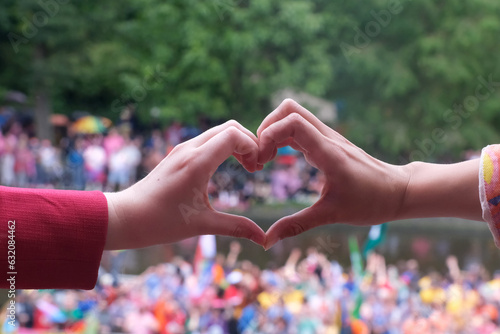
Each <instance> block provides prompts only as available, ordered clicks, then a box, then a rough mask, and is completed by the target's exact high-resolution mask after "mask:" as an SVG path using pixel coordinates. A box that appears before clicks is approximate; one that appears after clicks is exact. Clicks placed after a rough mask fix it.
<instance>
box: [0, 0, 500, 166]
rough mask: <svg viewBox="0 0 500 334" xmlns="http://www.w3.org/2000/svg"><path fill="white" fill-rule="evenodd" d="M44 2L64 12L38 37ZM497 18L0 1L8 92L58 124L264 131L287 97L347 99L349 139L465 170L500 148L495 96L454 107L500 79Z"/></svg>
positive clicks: (496, 8)
mask: <svg viewBox="0 0 500 334" xmlns="http://www.w3.org/2000/svg"><path fill="white" fill-rule="evenodd" d="M41 3H42V4H46V5H48V4H49V3H50V4H54V3H56V4H57V5H58V10H57V13H55V14H54V15H49V14H47V15H46V16H47V17H48V19H47V21H46V22H43V23H44V24H42V25H40V24H39V25H38V26H37V24H36V23H37V22H36V18H35V17H36V15H40V14H37V13H40V12H42V13H46V12H45V11H44V10H43V8H42V5H41ZM34 15H35V16H34ZM384 15H385V16H384ZM499 15H500V2H498V1H495V0H471V1H468V2H464V1H460V0H444V1H441V2H435V1H431V0H422V1H401V2H398V0H390V1H386V0H367V1H362V2H361V1H327V0H315V1H310V0H291V1H284V2H277V1H271V0H253V1H249V0H205V1H199V0H198V1H193V0H171V1H159V0H123V1H120V2H109V1H105V2H102V1H95V0H89V1H81V2H70V1H61V0H59V1H57V0H44V1H41V2H39V1H35V0H17V1H14V0H4V1H2V3H0V34H1V36H3V38H2V39H1V40H0V51H1V52H0V73H2V74H1V75H0V92H2V91H6V90H9V89H15V90H20V91H23V92H25V93H27V94H28V96H29V97H30V98H31V101H34V98H35V96H34V95H35V92H36V91H37V89H38V88H39V87H41V86H43V87H46V88H47V89H48V91H49V94H50V99H51V101H52V109H53V111H54V112H63V113H70V112H72V111H73V110H88V111H91V112H94V113H99V114H102V115H105V116H108V117H111V118H112V119H116V118H117V117H118V114H119V112H120V110H121V108H122V107H123V106H124V105H126V104H127V103H135V104H136V105H137V109H138V111H139V113H140V115H141V118H142V119H143V120H144V121H148V119H149V111H150V110H151V108H159V110H160V117H161V120H162V121H163V122H168V121H170V120H172V119H180V120H182V121H184V122H188V123H195V122H196V121H197V119H198V118H199V117H200V116H202V115H206V116H209V117H212V118H215V119H229V118H235V119H237V120H239V121H240V122H242V123H243V124H244V125H246V126H248V127H250V128H251V129H256V127H257V126H258V124H259V123H260V121H261V120H262V118H263V117H265V115H266V114H267V113H269V112H270V111H271V109H272V106H271V104H270V100H271V96H272V94H273V93H275V92H276V91H278V90H281V89H284V88H292V89H294V90H296V91H303V92H307V93H309V94H312V95H315V96H318V97H322V98H324V99H326V100H329V101H342V105H343V108H342V110H340V112H341V115H343V117H342V118H341V122H342V123H343V124H339V125H341V128H342V129H343V134H344V135H346V136H347V137H348V138H349V139H351V140H353V141H354V142H355V143H356V144H358V145H360V146H362V147H363V148H365V149H366V150H367V151H368V152H370V153H372V154H375V155H377V156H380V157H383V158H385V159H389V160H392V161H394V162H397V163H400V162H404V161H407V160H409V159H413V158H414V159H417V158H418V159H425V160H436V159H451V158H455V159H456V158H457V157H459V156H460V154H461V152H462V151H463V150H465V149H479V148H481V147H482V146H484V145H486V144H488V143H492V142H499V140H500V136H499V135H498V131H497V130H496V129H497V128H499V126H500V114H499V113H498V110H500V99H499V92H498V90H499V89H500V86H494V85H493V86H490V88H491V89H492V90H489V89H488V88H485V87H483V88H481V92H482V93H483V94H487V95H488V96H487V97H485V98H482V99H481V100H479V99H477V101H478V103H477V105H469V110H467V109H466V108H465V109H464V108H462V109H457V108H456V107H454V105H456V104H464V103H467V102H471V101H472V102H474V101H475V100H473V98H474V96H475V94H476V88H477V86H478V85H480V84H481V82H482V81H481V79H478V77H481V78H483V79H484V80H486V81H488V80H489V79H488V78H489V77H490V76H491V77H492V81H493V82H494V83H495V82H497V81H500V72H499V71H498V70H499V68H498V60H497V57H496V56H495V55H496V53H495V51H496V49H497V44H498V36H499V34H500V20H498V17H499ZM39 17H41V16H39ZM39 23H40V22H39ZM30 25H31V28H32V27H33V25H34V26H35V29H36V33H34V34H32V35H33V36H31V35H30V36H29V37H27V36H26V31H29V29H30ZM12 33H14V34H16V36H18V37H19V38H21V40H22V42H19V43H18V44H17V45H16V46H15V47H13V46H12V38H11V37H12ZM9 36H10V37H9ZM14 44H15V43H14ZM16 50H17V52H15V51H16ZM483 86H484V85H483ZM485 96H486V95H485ZM460 110H461V111H460ZM436 134H439V135H436Z"/></svg>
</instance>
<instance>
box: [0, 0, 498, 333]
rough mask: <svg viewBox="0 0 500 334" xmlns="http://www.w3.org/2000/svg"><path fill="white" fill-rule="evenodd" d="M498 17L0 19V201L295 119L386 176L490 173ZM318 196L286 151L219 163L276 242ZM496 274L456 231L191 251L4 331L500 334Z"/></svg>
mask: <svg viewBox="0 0 500 334" xmlns="http://www.w3.org/2000/svg"><path fill="white" fill-rule="evenodd" d="M499 18H500V2H498V1H495V0H471V1H460V0H443V1H439V2H437V1H431V0H421V1H403V0H401V1H400V0H388V1H386V0H368V1H363V2H361V1H345V0H337V1H326V0H314V1H313V0H292V1H284V2H276V1H271V0H253V1H247V0H205V1H193V0H183V1H180V0H171V1H159V0H122V1H115V2H110V1H104V2H103V1H94V0H89V1H84V2H74V1H68V0H38V1H34V0H17V1H14V0H2V2H1V3H0V36H2V37H1V38H0V184H1V185H5V186H15V187H36V188H55V189H79V190H102V191H116V190H120V189H124V188H126V187H128V186H130V185H131V184H133V183H134V182H136V181H137V180H139V179H141V178H142V177H144V176H145V175H147V173H148V172H149V171H151V170H152V169H153V168H154V167H155V166H156V165H157V164H158V163H159V162H160V161H161V160H162V159H163V158H164V157H165V156H166V155H167V154H168V152H169V151H170V150H172V149H173V147H175V146H176V145H177V144H179V143H181V142H183V141H186V140H189V139H191V138H193V137H195V136H197V135H198V134H200V133H201V132H203V131H205V130H206V129H208V128H210V127H212V126H215V125H217V124H220V123H222V122H224V121H226V120H229V119H236V120H237V121H239V122H240V123H242V124H243V125H244V126H246V127H247V128H249V129H250V130H252V131H255V130H256V129H257V127H258V125H259V124H260V122H261V121H262V119H263V118H264V117H265V116H266V115H267V114H268V113H270V112H271V111H272V110H273V109H274V108H275V107H276V106H277V105H278V104H279V103H280V102H281V101H282V100H283V99H284V98H293V99H295V100H296V101H297V102H299V103H301V104H302V105H303V106H305V107H306V108H308V109H309V110H310V111H312V112H313V113H315V114H316V115H317V117H318V118H320V119H321V120H322V121H323V122H325V123H326V124H328V125H329V126H331V127H332V128H334V129H335V130H337V131H338V132H340V133H341V134H342V135H344V136H346V137H347V138H348V139H349V140H351V141H352V142H354V143H355V144H356V145H358V146H360V147H362V148H363V149H364V150H366V151H367V152H368V153H369V154H371V155H374V156H375V157H377V158H379V159H382V160H384V161H388V162H391V163H394V164H406V163H408V162H410V161H414V160H422V161H428V162H439V163H450V162H457V161H462V160H465V159H473V158H478V157H479V154H480V149H481V148H482V147H484V146H486V145H488V144H492V143H499V142H500V135H499V131H498V129H499V128H500V112H499V110H500V95H499V92H498V91H499V90H500V71H499V66H500V62H499V60H498V57H497V55H496V51H497V49H498V43H499V38H498V36H500V19H499ZM322 185H323V175H322V174H321V172H319V171H317V170H316V169H314V168H312V167H311V166H309V165H308V164H307V163H306V162H305V160H304V158H303V157H302V155H301V154H299V153H298V152H295V151H294V150H292V149H290V148H283V149H281V150H280V152H279V154H278V157H277V158H276V159H275V161H274V162H272V163H270V164H268V165H267V166H266V168H265V169H264V170H263V171H261V172H257V173H254V174H249V173H247V172H246V171H245V170H244V169H243V168H241V167H240V166H239V165H238V164H237V162H236V160H234V159H229V160H228V161H226V162H225V163H224V164H223V165H221V166H220V168H219V169H218V171H217V172H216V174H215V175H214V177H213V178H212V181H211V183H210V184H209V188H208V192H209V196H210V199H211V202H212V204H213V206H214V207H215V208H217V209H219V210H223V211H228V212H234V213H239V214H243V215H245V216H248V217H250V218H252V219H253V220H254V221H256V222H257V223H258V224H259V225H260V226H261V227H262V228H263V229H264V230H266V229H267V228H268V227H269V226H271V224H272V223H274V222H275V221H276V220H277V219H279V218H280V217H282V216H283V215H287V214H291V213H293V212H296V211H298V210H300V209H302V208H304V207H307V206H308V205H311V204H312V203H314V202H315V200H316V199H317V197H318V194H319V193H320V192H321V189H322ZM499 254H500V253H499V252H498V250H497V248H496V247H495V245H494V242H493V238H492V236H491V235H490V232H489V231H488V228H487V225H486V224H485V223H481V222H470V221H464V220H458V219H425V220H414V221H404V222H391V223H388V224H384V225H381V226H378V227H373V228H371V229H370V228H362V227H352V226H348V225H341V224H338V225H335V226H333V225H332V226H327V227H322V228H318V229H315V230H313V231H309V232H307V233H304V234H303V235H301V236H298V237H295V238H293V239H287V240H285V241H283V242H281V243H279V244H278V245H276V246H275V247H274V248H272V249H271V250H269V251H267V252H265V251H263V250H262V249H261V248H260V247H258V246H256V245H254V244H252V243H251V242H248V241H246V240H238V241H235V240H233V239H230V238H224V237H203V238H194V239H189V240H185V241H182V242H179V243H177V244H172V245H164V246H157V247H151V248H147V249H141V250H132V251H117V252H105V253H104V255H103V259H102V266H101V267H102V268H101V272H100V276H99V280H98V284H97V286H96V288H95V289H94V290H91V291H78V290H75V291H73V290H40V291H18V293H17V296H16V303H17V304H16V305H17V320H16V321H17V323H16V326H15V327H12V326H9V325H8V324H7V323H5V324H4V326H3V329H2V330H3V331H5V332H13V331H14V332H20V333H22V332H26V333H30V332H37V333H38V332H48V333H61V332H78V333H83V332H85V333H391V334H393V333H417V332H418V333H430V332H432V333H499V323H500V321H499V320H500V319H499V312H498V310H499V307H500V271H499V270H500V265H499V263H500V262H499V261H500V256H499ZM6 299H7V293H2V294H1V295H0V301H5V300H6ZM3 310H4V312H5V309H4V308H3ZM4 319H5V318H4Z"/></svg>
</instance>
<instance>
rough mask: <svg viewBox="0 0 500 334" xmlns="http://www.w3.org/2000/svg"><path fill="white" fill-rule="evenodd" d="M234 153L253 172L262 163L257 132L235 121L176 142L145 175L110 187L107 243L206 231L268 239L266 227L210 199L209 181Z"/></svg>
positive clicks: (122, 245)
mask: <svg viewBox="0 0 500 334" xmlns="http://www.w3.org/2000/svg"><path fill="white" fill-rule="evenodd" d="M231 155H233V156H235V157H236V159H237V160H238V161H239V162H240V163H241V164H242V165H243V166H244V167H245V169H247V170H248V171H249V172H254V171H255V170H257V169H262V165H258V164H257V156H258V140H257V138H256V137H255V135H254V134H252V133H251V132H250V131H248V130H247V129H245V128H244V127H243V126H241V125H240V124H239V123H238V122H236V121H229V122H227V123H225V124H222V125H220V126H217V127H214V128H212V129H210V130H207V131H206V132H204V133H203V134H201V135H199V136H198V137H196V138H193V139H191V140H189V141H187V142H184V143H182V144H179V145H177V146H176V147H175V148H174V149H173V150H172V152H171V153H170V154H169V155H168V156H167V157H166V158H165V159H163V161H162V162H161V163H160V164H159V165H158V166H157V167H156V168H155V169H154V170H153V171H152V172H151V173H149V174H148V175H147V176H146V177H145V178H144V179H142V180H141V181H139V182H137V183H136V184H134V185H133V186H131V187H130V188H128V189H126V190H124V191H122V192H119V193H106V194H105V195H106V198H107V199H108V206H109V223H108V236H107V240H106V245H105V249H108V250H109V249H127V248H139V247H146V246H151V245H155V244H162V243H169V242H175V241H179V240H182V239H185V238H189V237H192V236H197V235H203V234H218V235H227V236H233V237H240V238H247V239H250V240H252V241H253V242H255V243H257V244H260V245H263V244H264V242H265V238H266V236H265V233H264V231H262V229H261V228H260V227H259V226H258V225H256V224H255V223H254V222H253V221H252V220H250V219H248V218H245V217H241V216H236V215H231V214H227V213H222V212H218V211H216V210H214V209H213V208H212V206H211V205H210V202H209V199H208V194H207V185H208V182H209V180H210V178H211V177H212V175H213V174H214V172H215V171H216V169H217V167H218V166H219V165H220V164H222V162H224V161H225V160H226V159H227V158H229V157H230V156H231Z"/></svg>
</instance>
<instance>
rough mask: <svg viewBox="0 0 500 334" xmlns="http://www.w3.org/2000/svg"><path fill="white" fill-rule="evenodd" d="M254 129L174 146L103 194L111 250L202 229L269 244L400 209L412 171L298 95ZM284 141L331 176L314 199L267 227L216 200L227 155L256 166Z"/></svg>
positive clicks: (217, 132) (234, 128) (229, 126)
mask: <svg viewBox="0 0 500 334" xmlns="http://www.w3.org/2000/svg"><path fill="white" fill-rule="evenodd" d="M257 135H258V137H256V136H255V135H254V134H253V133H251V132H250V131H249V130H247V129H246V128H244V127H243V126H241V125H240V124H239V123H237V122H236V121H229V122H227V123H225V124H222V125H220V126H217V127H214V128H212V129H210V130H208V131H206V132H204V133H203V134H201V135H199V136H198V137H196V138H193V139H191V140H189V141H187V142H184V143H182V144H180V145H177V146H176V147H175V148H174V150H173V151H172V152H171V153H170V154H169V155H168V156H167V157H166V158H165V159H164V160H163V161H162V162H161V163H160V164H159V165H158V166H157V167H156V168H155V169H154V170H153V171H152V172H151V173H150V174H149V175H148V176H147V177H145V178H144V179H143V180H141V181H139V182H138V183H136V184H135V185H133V186H132V187H130V188H128V189H126V190H124V191H122V192H120V193H114V194H106V197H107V199H108V202H109V203H110V204H109V208H110V209H109V223H108V238H107V241H106V249H119V248H120V249H123V248H137V247H144V246H148V245H153V244H160V243H165V242H174V241H178V240H181V239H184V238H188V237H191V236H195V235H202V234H220V235H230V236H235V237H244V238H248V239H250V240H252V241H254V242H255V243H258V244H260V245H262V246H264V248H266V249H268V248H270V247H271V246H272V245H274V244H275V243H276V242H277V241H278V240H281V239H283V238H287V237H291V236H295V235H297V234H299V233H302V232H304V231H307V230H309V229H311V228H313V227H316V226H320V225H324V224H331V223H337V222H343V223H351V224H357V225H367V224H378V223H382V222H385V221H388V220H391V219H393V218H395V217H396V216H397V213H398V210H399V207H400V206H401V203H402V200H403V198H404V194H405V189H406V185H407V183H408V177H409V176H408V175H409V174H408V172H407V171H406V170H405V169H404V168H403V167H402V166H394V165H389V164H387V163H384V162H382V161H380V160H377V159H375V158H373V157H371V156H370V155H368V154H367V153H365V152H364V151H363V150H361V149H359V148H358V147H356V146H355V145H353V144H352V143H351V142H349V141H348V140H347V139H345V138H344V137H342V136H341V135H340V134H339V133H337V132H336V131H334V130H333V129H331V128H330V127H328V126H327V125H325V124H323V123H322V122H321V121H320V120H319V119H317V118H316V117H315V116H314V115H313V114H312V113H310V112H309V111H307V110H306V109H304V108H303V107H301V106H300V105H299V104H297V103H296V102H294V101H293V100H285V101H284V102H283V103H282V104H281V105H280V106H279V107H278V108H277V109H276V110H274V111H273V112H272V113H271V114H269V115H268V116H267V117H266V118H265V119H264V121H263V122H262V124H261V125H260V127H259V129H258V131H257ZM287 145H290V146H291V147H292V148H294V149H296V150H298V151H301V152H302V153H303V154H304V156H305V158H306V160H307V161H308V162H309V163H310V164H311V165H312V166H314V167H316V168H318V169H320V170H321V171H322V172H323V173H324V174H325V176H326V183H325V186H324V188H323V191H322V194H321V197H320V199H319V200H318V201H317V202H316V203H315V204H314V205H312V206H311V207H309V208H306V209H304V210H302V211H300V212H297V213H296V214H293V215H291V216H287V217H284V218H282V219H280V220H278V221H277V222H276V223H275V224H274V225H273V226H271V228H270V229H269V230H268V231H267V233H264V231H262V229H261V228H260V227H259V226H258V225H256V224H255V223H254V222H253V221H251V220H250V219H248V218H245V217H241V216H237V215H230V214H226V213H221V212H218V211H216V210H214V209H213V208H212V207H211V205H210V202H209V200H208V195H207V185H208V182H209V180H210V178H211V177H212V175H213V174H214V172H215V171H216V169H217V168H218V166H219V165H220V164H222V162H224V161H225V160H226V159H227V158H228V157H229V156H231V155H234V156H235V157H236V159H237V160H238V161H239V162H240V163H241V164H242V165H243V167H245V169H247V170H248V171H249V172H254V171H256V170H261V169H262V168H263V165H264V164H266V163H267V162H269V161H271V160H272V159H273V158H274V157H275V156H276V153H277V149H278V148H279V147H283V146H287ZM376 199H383V201H377V200H376ZM165 221H167V222H168V224H167V225H165Z"/></svg>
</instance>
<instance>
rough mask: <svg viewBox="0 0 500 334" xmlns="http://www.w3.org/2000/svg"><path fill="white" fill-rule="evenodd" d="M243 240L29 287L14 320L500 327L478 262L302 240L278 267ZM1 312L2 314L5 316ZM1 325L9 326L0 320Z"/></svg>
mask: <svg viewBox="0 0 500 334" xmlns="http://www.w3.org/2000/svg"><path fill="white" fill-rule="evenodd" d="M240 251H241V245H240V244H239V243H237V242H233V243H232V244H231V247H230V251H229V253H228V254H227V255H223V254H217V255H216V256H214V257H213V258H204V259H202V260H201V261H200V260H196V257H195V260H194V261H189V262H188V261H186V260H185V259H183V258H180V257H176V258H174V260H172V261H170V262H169V263H163V264H159V265H156V266H153V267H150V268H149V269H147V270H146V271H145V272H144V273H142V274H141V275H139V276H123V277H122V278H121V280H120V282H118V284H116V282H113V280H112V279H111V278H110V274H107V273H104V274H102V275H100V278H99V280H98V284H97V286H96V288H95V289H93V290H90V291H80V290H40V291H36V290H32V291H22V292H20V293H18V295H17V296H16V305H17V314H16V316H17V321H18V323H17V326H18V327H20V328H21V329H26V330H28V329H33V330H37V331H38V332H40V331H43V330H45V331H50V332H57V331H65V332H68V331H73V332H85V333H171V334H173V333H192V334H194V333H211V334H216V333H217V334H219V333H220V334H233V333H262V334H264V333H269V334H271V333H272V334H281V333H298V334H306V333H307V334H309V333H318V334H319V333H325V334H326V333H328V334H330V333H331V334H334V333H377V334H382V333H384V334H412V333H443V334H447V333H479V334H492V333H500V326H499V324H500V318H499V313H498V310H499V307H500V272H495V273H494V275H493V276H490V275H489V274H488V273H487V272H486V271H485V270H484V269H483V268H482V267H481V265H472V266H470V268H466V269H465V270H464V269H461V268H460V267H459V266H458V261H457V260H456V258H454V257H449V258H448V259H447V261H446V267H447V270H446V272H443V273H439V272H435V271H431V272H422V271H421V270H419V267H418V264H417V262H416V261H415V260H408V261H401V262H400V263H398V264H396V265H386V263H385V260H384V257H382V256H381V255H378V254H376V253H372V254H370V255H369V256H368V259H367V261H366V266H365V269H364V273H363V275H362V276H360V277H356V275H354V274H353V272H352V271H351V270H350V269H349V268H343V267H342V266H341V265H339V263H337V262H335V261H330V260H329V259H328V258H327V257H326V255H325V254H323V253H321V252H319V251H318V250H317V249H315V248H309V249H308V250H307V251H306V252H305V254H302V252H301V251H300V250H298V249H294V250H293V251H292V252H291V254H290V256H289V258H288V260H287V262H286V264H285V265H284V266H281V267H274V268H267V269H260V268H259V267H257V266H255V265H254V264H252V263H251V262H249V261H247V260H238V255H239V253H240ZM4 319H5V317H4ZM4 330H8V326H6V325H5V326H4Z"/></svg>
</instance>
